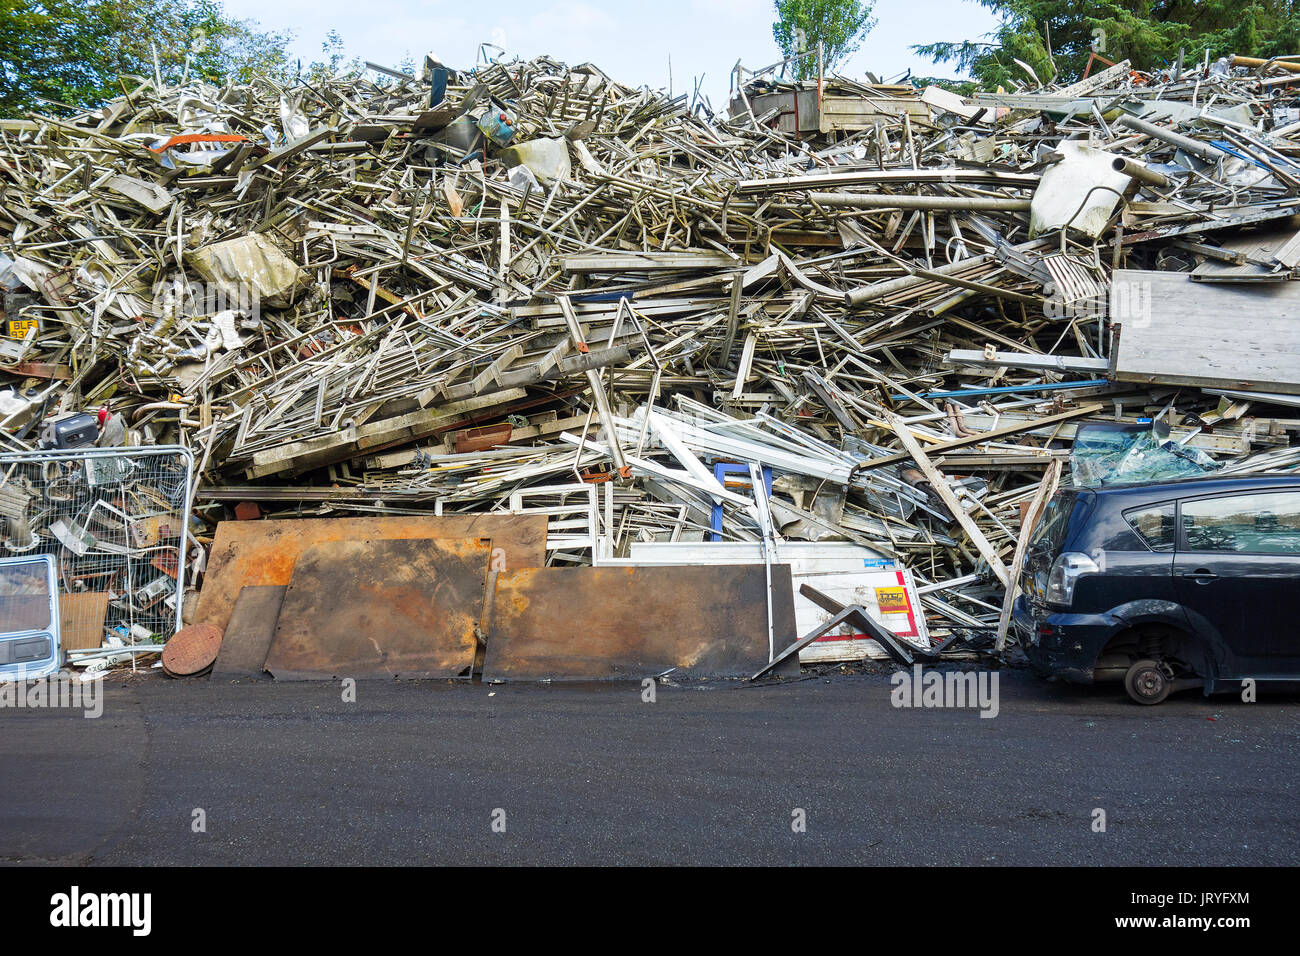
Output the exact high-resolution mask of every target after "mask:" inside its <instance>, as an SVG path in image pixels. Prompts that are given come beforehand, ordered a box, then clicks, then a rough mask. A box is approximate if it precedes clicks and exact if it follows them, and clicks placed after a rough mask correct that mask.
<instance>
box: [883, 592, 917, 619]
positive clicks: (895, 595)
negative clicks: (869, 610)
mask: <svg viewBox="0 0 1300 956" xmlns="http://www.w3.org/2000/svg"><path fill="white" fill-rule="evenodd" d="M876 606H877V607H879V608H880V613H881V614H906V613H907V612H908V611H909V610H910V609H911V606H912V605H911V604H910V603H909V602H908V600H907V590H906V589H905V588H876Z"/></svg>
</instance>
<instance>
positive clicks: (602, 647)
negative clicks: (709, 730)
mask: <svg viewBox="0 0 1300 956" xmlns="http://www.w3.org/2000/svg"><path fill="white" fill-rule="evenodd" d="M766 588H767V580H766V574H765V569H764V568H763V566H762V565H712V566H708V567H698V566H691V567H599V568H588V567H572V568H529V569H525V570H522V571H510V572H507V573H505V574H500V575H498V576H497V583H496V595H495V599H494V601H493V604H492V611H491V616H490V618H489V622H488V625H487V630H488V640H487V656H486V659H485V661H484V665H483V677H484V679H487V680H543V679H554V680H609V679H628V680H636V679H641V678H645V677H653V676H656V675H658V674H662V673H664V672H665V671H668V670H672V672H673V674H674V675H679V676H685V677H748V676H750V675H751V674H753V673H754V671H756V670H757V669H758V668H759V667H762V666H763V665H764V664H766V663H767V662H768V659H769V649H768V631H767V595H766ZM772 618H773V632H774V641H775V649H776V650H778V651H779V650H781V649H782V648H784V647H786V646H787V645H788V644H789V643H790V642H791V641H792V640H794V638H795V637H796V634H795V623H794V595H793V592H792V589H791V583H790V567H789V565H783V564H782V565H774V566H773V567H772ZM797 670H798V663H797V661H795V660H793V659H791V660H789V661H787V662H785V663H784V664H782V665H780V667H778V669H777V673H783V672H786V673H794V672H797Z"/></svg>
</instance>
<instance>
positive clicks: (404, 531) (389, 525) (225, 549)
mask: <svg viewBox="0 0 1300 956" xmlns="http://www.w3.org/2000/svg"><path fill="white" fill-rule="evenodd" d="M546 523H547V519H546V516H545V515H444V516H442V517H435V516H433V515H427V516H426V515H420V516H412V515H405V516H400V517H393V518H387V517H385V518H369V517H367V518H300V519H287V520H274V521H223V522H221V523H220V524H218V525H217V534H216V539H215V540H214V541H213V544H212V553H211V555H210V557H209V558H208V569H207V574H206V575H205V577H204V579H203V591H202V592H201V593H200V594H199V605H198V609H197V611H196V613H195V618H194V619H195V621H199V622H203V623H207V624H215V625H216V626H217V627H220V628H223V629H224V628H225V627H226V625H227V624H228V623H229V621H230V612H231V611H232V610H233V609H234V606H235V599H236V598H237V597H239V589H240V588H242V587H245V586H251V585H267V584H277V585H280V586H282V587H283V586H285V585H287V584H288V583H289V579H290V578H291V577H292V576H293V568H294V563H295V562H296V561H297V560H298V556H299V555H300V554H302V553H303V552H304V551H306V550H307V549H308V548H310V547H312V546H313V545H316V544H325V543H328V542H332V541H366V540H370V541H381V540H382V541H389V540H401V539H406V538H438V539H442V538H490V539H491V540H492V546H493V548H496V549H499V551H498V553H497V555H496V559H495V561H494V567H497V568H501V567H504V568H506V569H515V568H537V567H541V566H542V565H543V564H545V563H546Z"/></svg>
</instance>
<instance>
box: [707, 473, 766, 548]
mask: <svg viewBox="0 0 1300 956" xmlns="http://www.w3.org/2000/svg"><path fill="white" fill-rule="evenodd" d="M727 475H744V476H745V477H746V478H748V477H749V466H748V465H741V464H738V463H736V462H734V461H720V462H717V463H716V464H715V465H714V466H713V477H715V478H717V479H718V481H719V483H721V484H726V481H727ZM763 484H765V485H767V496H768V497H769V498H771V497H772V469H771V468H768V467H767V466H766V465H765V466H764V467H763ZM709 523H710V525H711V526H712V527H713V534H712V535H710V537H711V538H712V539H713V540H714V541H721V540H722V505H714V506H713V517H712V520H711V521H710V522H709Z"/></svg>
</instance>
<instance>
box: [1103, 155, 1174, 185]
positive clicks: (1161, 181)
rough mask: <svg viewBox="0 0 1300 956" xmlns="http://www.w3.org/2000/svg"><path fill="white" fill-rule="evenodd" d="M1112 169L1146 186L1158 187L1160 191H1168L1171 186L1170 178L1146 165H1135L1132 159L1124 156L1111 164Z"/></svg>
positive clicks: (1118, 157)
mask: <svg viewBox="0 0 1300 956" xmlns="http://www.w3.org/2000/svg"><path fill="white" fill-rule="evenodd" d="M1110 166H1111V169H1113V170H1115V172H1117V173H1123V174H1124V175H1125V176H1128V177H1129V178H1130V179H1136V180H1137V181H1138V182H1140V183H1142V184H1143V185H1145V186H1156V187H1158V188H1160V189H1168V188H1169V186H1170V182H1169V177H1168V176H1166V175H1165V174H1164V173H1160V172H1156V171H1155V170H1154V169H1152V168H1151V167H1150V166H1147V165H1146V164H1145V163H1135V162H1134V161H1133V160H1131V159H1125V158H1124V157H1123V156H1116V157H1115V161H1114V162H1113V163H1111V164H1110Z"/></svg>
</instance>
